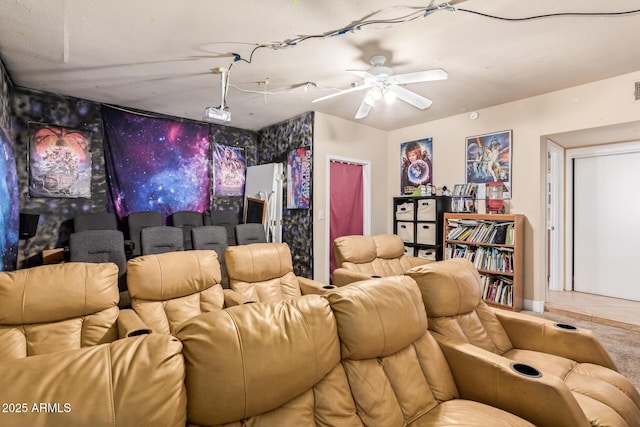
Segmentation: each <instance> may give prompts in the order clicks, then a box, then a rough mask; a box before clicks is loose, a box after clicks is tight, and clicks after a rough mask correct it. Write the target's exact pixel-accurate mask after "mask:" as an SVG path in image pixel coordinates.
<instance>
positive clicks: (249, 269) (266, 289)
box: [225, 243, 334, 306]
mask: <svg viewBox="0 0 640 427" xmlns="http://www.w3.org/2000/svg"><path fill="white" fill-rule="evenodd" d="M225 263H226V266H227V275H228V276H229V288H230V290H231V292H225V297H226V304H227V306H231V305H234V304H237V303H239V302H249V301H252V302H273V301H282V300H291V299H294V298H298V297H300V296H301V295H303V294H304V295H306V294H322V293H325V292H327V291H328V290H330V289H333V288H334V287H333V286H331V285H326V284H324V283H321V282H318V281H315V280H312V279H308V278H306V277H300V276H296V275H295V273H294V272H293V261H292V259H291V250H290V249H289V245H287V244H286V243H252V244H248V245H238V246H229V247H227V249H226V251H225ZM234 294H235V296H234V300H233V301H232V300H231V299H230V296H233V295H234Z"/></svg>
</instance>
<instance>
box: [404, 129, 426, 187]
mask: <svg viewBox="0 0 640 427" xmlns="http://www.w3.org/2000/svg"><path fill="white" fill-rule="evenodd" d="M432 160H433V140H432V138H425V139H420V140H417V141H411V142H404V143H402V144H400V166H401V177H400V193H401V194H412V193H413V192H414V191H416V190H418V189H420V187H421V186H422V185H427V184H429V185H430V184H432V183H433V169H432V163H431V162H432Z"/></svg>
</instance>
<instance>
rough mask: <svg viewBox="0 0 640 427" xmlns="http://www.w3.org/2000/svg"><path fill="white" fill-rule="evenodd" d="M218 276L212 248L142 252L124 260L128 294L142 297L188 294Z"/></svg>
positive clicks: (206, 286)
mask: <svg viewBox="0 0 640 427" xmlns="http://www.w3.org/2000/svg"><path fill="white" fill-rule="evenodd" d="M221 277H222V275H221V273H220V263H219V262H218V255H217V254H216V252H215V251H212V250H189V251H179V252H166V253H163V254H155V255H144V256H140V257H136V258H133V259H130V260H129V262H128V263H127V286H128V287H129V294H130V295H131V297H132V298H139V299H144V300H151V301H165V300H168V299H174V298H179V297H183V296H186V295H192V294H195V293H197V292H202V291H204V290H205V289H209V288H210V287H211V286H213V285H215V284H218V283H220V281H221Z"/></svg>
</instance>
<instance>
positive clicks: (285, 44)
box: [229, 0, 640, 68]
mask: <svg viewBox="0 0 640 427" xmlns="http://www.w3.org/2000/svg"><path fill="white" fill-rule="evenodd" d="M462 1H464V0H457V1H456V0H454V1H450V2H446V3H440V4H438V5H435V6H428V7H425V8H418V9H417V10H415V11H414V12H411V13H408V14H406V15H403V16H399V17H397V18H391V19H370V20H363V21H360V22H358V23H356V24H351V25H348V26H345V27H342V28H339V29H337V30H332V31H328V32H326V33H323V34H315V35H308V36H301V37H297V38H294V39H290V40H286V41H282V42H277V43H265V44H259V45H257V46H255V47H254V48H253V50H252V51H251V53H250V54H249V58H248V59H247V58H243V57H242V55H240V54H238V53H235V52H233V53H232V55H233V56H234V60H233V63H235V62H238V61H243V62H246V63H249V64H250V63H251V61H252V60H253V55H254V53H255V52H256V51H257V50H259V49H264V48H269V49H273V50H279V49H287V48H291V47H295V46H297V45H299V44H300V43H303V42H305V41H307V40H312V39H326V38H329V37H336V36H341V35H345V34H349V33H354V32H356V31H360V30H363V29H365V28H366V27H369V26H372V25H382V24H384V25H387V26H388V25H400V24H405V23H407V22H411V21H414V20H416V19H421V18H425V17H427V16H429V15H431V14H433V13H435V12H438V11H442V10H445V11H449V12H452V13H455V12H464V13H471V14H475V15H479V16H483V17H485V18H490V19H496V20H501V21H515V22H520V21H533V20H537V19H546V18H558V17H615V16H624V15H632V14H636V13H640V9H632V10H627V11H619V12H558V13H548V14H541V15H533V16H524V17H519V18H511V17H504V16H498V15H492V14H488V13H484V12H478V11H475V10H470V9H465V8H460V7H456V6H455V4H456V3H461V2H462ZM380 12H381V11H378V12H376V13H380ZM233 63H232V65H233ZM229 68H231V66H229Z"/></svg>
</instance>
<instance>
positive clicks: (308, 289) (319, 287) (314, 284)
mask: <svg viewBox="0 0 640 427" xmlns="http://www.w3.org/2000/svg"><path fill="white" fill-rule="evenodd" d="M296 279H298V285H299V286H300V291H301V292H302V295H308V294H317V295H324V294H326V293H327V292H329V291H332V290H333V289H336V287H335V286H334V285H327V284H325V283H322V282H318V281H317V280H313V279H308V278H306V277H300V276H298V277H296Z"/></svg>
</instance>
